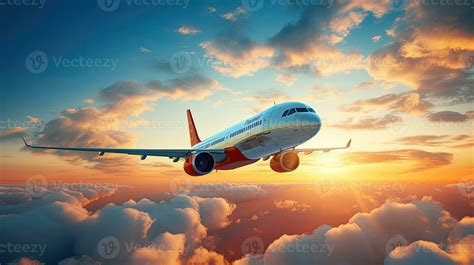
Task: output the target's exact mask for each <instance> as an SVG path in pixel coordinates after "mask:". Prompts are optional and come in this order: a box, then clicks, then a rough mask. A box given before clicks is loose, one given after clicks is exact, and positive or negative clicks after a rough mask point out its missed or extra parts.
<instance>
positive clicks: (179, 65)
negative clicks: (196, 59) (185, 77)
mask: <svg viewBox="0 0 474 265" xmlns="http://www.w3.org/2000/svg"><path fill="white" fill-rule="evenodd" d="M169 64H170V68H171V70H172V71H173V72H175V73H177V74H184V73H186V72H188V71H189V70H190V69H191V67H192V66H193V58H192V57H191V53H190V52H176V53H174V54H173V55H172V56H171V58H170V61H169Z"/></svg>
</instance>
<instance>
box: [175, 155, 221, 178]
mask: <svg viewBox="0 0 474 265" xmlns="http://www.w3.org/2000/svg"><path fill="white" fill-rule="evenodd" d="M215 166H216V160H215V159H214V156H213V155H212V154H210V153H208V152H200V153H197V154H194V155H192V156H190V157H188V158H187V159H186V161H185V162H184V165H183V167H184V171H185V172H186V173H188V174H189V175H191V176H202V175H206V174H208V173H210V172H211V171H212V170H213V169H214V167H215Z"/></svg>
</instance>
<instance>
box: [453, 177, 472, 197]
mask: <svg viewBox="0 0 474 265" xmlns="http://www.w3.org/2000/svg"><path fill="white" fill-rule="evenodd" d="M456 187H457V189H458V191H459V193H460V194H461V195H462V196H464V197H466V198H468V199H474V175H468V176H464V177H462V178H461V179H460V180H459V183H458V184H457V185H456Z"/></svg>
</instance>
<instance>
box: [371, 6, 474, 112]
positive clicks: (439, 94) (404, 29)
mask: <svg viewBox="0 0 474 265" xmlns="http://www.w3.org/2000/svg"><path fill="white" fill-rule="evenodd" d="M441 10H442V11H441ZM440 12H443V13H442V14H443V15H442V16H441V13H440ZM406 14H407V16H406V17H404V18H403V19H401V21H400V25H398V26H397V28H396V37H395V40H394V41H393V42H392V43H390V44H388V45H386V46H384V47H382V48H380V49H378V50H377V51H375V52H374V53H372V54H371V55H370V56H369V66H368V69H369V73H370V75H371V76H372V77H374V78H375V79H377V80H386V81H394V82H399V83H402V84H404V85H406V86H409V87H411V88H413V89H417V90H418V93H420V94H421V95H422V96H429V97H432V98H436V99H438V100H442V101H445V102H447V103H449V104H458V103H465V102H471V101H472V100H473V99H474V94H473V92H474V90H473V89H472V87H473V86H474V83H473V82H474V79H473V78H472V72H470V71H469V69H470V68H472V52H473V51H474V46H473V45H472V43H474V34H473V33H474V27H473V25H474V24H473V23H471V22H472V12H471V9H470V8H466V7H465V6H462V5H451V6H449V7H446V8H439V6H437V5H423V4H422V3H421V2H418V1H415V2H412V3H410V4H409V5H408V6H407V7H406Z"/></svg>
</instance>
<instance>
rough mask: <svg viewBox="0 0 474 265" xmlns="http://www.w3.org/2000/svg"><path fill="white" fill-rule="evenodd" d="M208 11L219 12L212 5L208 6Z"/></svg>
mask: <svg viewBox="0 0 474 265" xmlns="http://www.w3.org/2000/svg"><path fill="white" fill-rule="evenodd" d="M207 12H208V13H216V12H217V9H216V8H215V7H212V6H211V7H208V8H207Z"/></svg>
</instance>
